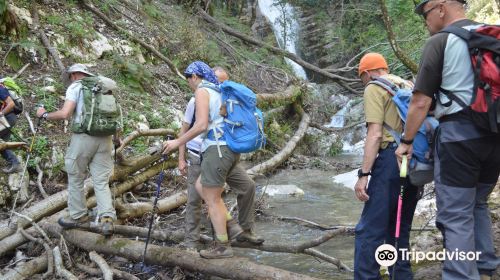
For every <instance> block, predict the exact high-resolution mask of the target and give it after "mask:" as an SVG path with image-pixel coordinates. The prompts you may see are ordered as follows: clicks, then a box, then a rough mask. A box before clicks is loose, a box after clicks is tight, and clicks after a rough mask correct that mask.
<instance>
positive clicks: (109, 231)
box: [101, 217, 115, 236]
mask: <svg viewBox="0 0 500 280" xmlns="http://www.w3.org/2000/svg"><path fill="white" fill-rule="evenodd" d="M101 231H102V234H103V235H104V236H111V235H113V232H114V231H115V227H114V225H113V218H111V217H102V219H101Z"/></svg>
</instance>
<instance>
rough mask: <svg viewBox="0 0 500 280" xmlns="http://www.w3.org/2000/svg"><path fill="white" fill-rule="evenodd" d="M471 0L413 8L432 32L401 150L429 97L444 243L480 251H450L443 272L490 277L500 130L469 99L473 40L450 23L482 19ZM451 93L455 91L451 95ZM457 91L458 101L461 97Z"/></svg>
mask: <svg viewBox="0 0 500 280" xmlns="http://www.w3.org/2000/svg"><path fill="white" fill-rule="evenodd" d="M464 6H465V1H458V0H455V1H433V0H431V1H422V2H421V3H420V4H419V5H418V6H417V7H416V9H415V12H416V13H417V14H419V15H422V16H423V18H424V19H425V23H426V25H427V29H428V30H429V32H430V34H431V37H430V38H429V39H428V40H427V42H426V44H425V47H424V50H423V54H422V59H421V62H420V66H419V70H418V75H417V79H416V82H415V88H414V90H413V98H412V101H411V103H410V107H409V110H408V117H407V122H406V127H405V136H404V139H405V141H401V142H406V143H407V144H404V143H402V144H401V145H400V146H399V147H398V149H397V150H396V155H397V157H398V160H399V162H400V163H401V158H402V156H403V155H405V154H408V155H410V156H411V154H412V151H413V148H412V144H411V142H412V140H413V138H414V137H415V135H416V133H417V130H418V128H419V127H420V126H421V124H422V122H423V120H424V118H425V117H426V116H427V114H428V112H429V109H430V108H431V105H432V104H433V103H435V105H436V107H435V110H434V115H435V116H436V118H437V119H438V120H439V127H438V129H437V131H436V134H437V135H436V146H435V151H434V160H435V163H434V182H435V188H436V206H437V216H436V226H437V227H438V228H439V229H440V230H441V232H442V234H443V243H444V247H445V250H446V251H448V252H451V253H454V252H458V253H462V252H464V253H469V252H473V253H475V252H478V253H479V254H478V255H479V258H477V259H456V258H455V259H449V258H447V259H446V260H445V261H444V263H443V271H442V279H445V280H447V279H453V280H458V279H477V280H478V279H481V280H487V279H491V276H492V275H493V273H494V271H495V270H496V268H497V267H498V265H499V264H500V259H499V258H498V257H497V256H495V248H494V245H493V233H492V228H491V218H490V210H489V209H488V204H487V201H488V196H489V195H490V193H491V192H492V190H493V188H494V187H495V184H496V183H497V181H498V176H499V174H500V134H498V133H493V132H490V131H487V130H484V129H482V128H481V126H480V125H478V123H476V122H475V121H473V119H472V117H471V112H470V108H469V107H467V106H466V107H463V106H462V105H460V104H459V103H462V102H463V103H464V104H470V102H471V100H472V96H473V84H474V73H473V68H472V65H471V59H470V55H469V50H468V47H467V43H466V42H465V41H464V40H462V39H461V38H459V37H457V36H456V35H454V34H451V33H439V31H440V30H442V29H443V28H445V27H448V26H456V27H460V28H465V29H467V28H470V27H472V26H477V25H478V23H476V22H473V21H471V20H468V19H467V18H466V17H465V7H464ZM449 93H451V94H452V95H453V97H452V98H450V96H449V95H448V94H449ZM457 99H458V100H459V101H457Z"/></svg>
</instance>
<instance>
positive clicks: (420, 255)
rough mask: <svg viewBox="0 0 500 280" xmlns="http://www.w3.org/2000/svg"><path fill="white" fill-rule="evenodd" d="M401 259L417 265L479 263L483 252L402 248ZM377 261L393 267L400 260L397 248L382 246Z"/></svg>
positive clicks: (376, 257) (376, 255)
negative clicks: (422, 263) (455, 262)
mask: <svg viewBox="0 0 500 280" xmlns="http://www.w3.org/2000/svg"><path fill="white" fill-rule="evenodd" d="M399 252H400V257H401V260H402V261H414V262H416V263H418V262H420V261H423V260H428V261H444V260H450V261H478V260H479V256H480V255H481V252H465V251H459V250H458V249H455V250H445V249H443V250H441V251H436V252H434V251H431V252H422V251H415V250H411V251H409V250H408V249H407V248H400V249H399ZM375 260H376V261H377V263H378V264H379V265H381V266H391V265H393V264H395V263H396V261H397V260H398V254H397V250H396V248H394V246H392V245H390V244H383V245H380V246H379V247H378V248H377V250H376V251H375Z"/></svg>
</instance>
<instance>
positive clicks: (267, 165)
mask: <svg viewBox="0 0 500 280" xmlns="http://www.w3.org/2000/svg"><path fill="white" fill-rule="evenodd" d="M310 121H311V118H310V117H309V115H308V114H306V113H305V112H303V111H302V119H301V121H300V124H299V128H298V129H297V131H296V132H295V134H294V135H293V137H292V138H291V139H290V141H288V143H287V144H286V146H285V147H284V148H283V149H282V150H281V151H279V153H278V154H276V155H275V156H274V157H272V158H271V159H269V160H267V161H265V162H263V163H261V164H258V165H256V166H254V167H252V168H250V169H248V170H247V173H248V174H249V175H251V176H256V175H257V174H263V173H265V172H268V171H270V170H272V169H274V168H275V167H276V166H278V165H280V164H281V163H282V162H283V161H285V160H286V159H287V158H288V157H289V156H290V155H291V154H292V152H293V150H295V148H296V147H297V144H298V143H299V141H300V140H301V139H302V138H303V137H304V135H305V134H306V131H307V128H308V127H309V122H310Z"/></svg>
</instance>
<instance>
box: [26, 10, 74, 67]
mask: <svg viewBox="0 0 500 280" xmlns="http://www.w3.org/2000/svg"><path fill="white" fill-rule="evenodd" d="M31 15H32V16H33V29H34V30H35V31H36V32H37V33H38V37H39V38H40V41H42V43H43V45H44V46H45V47H46V48H47V50H48V51H49V53H50V55H51V56H52V58H53V59H54V61H55V62H56V65H57V68H59V71H60V72H61V75H62V74H63V73H64V72H65V71H66V68H65V67H64V64H63V63H62V61H61V58H60V57H59V52H58V51H57V49H56V48H54V47H52V45H51V44H50V41H49V38H47V36H46V35H45V32H43V29H42V28H41V27H40V20H39V19H38V6H37V4H36V3H33V4H32V7H31Z"/></svg>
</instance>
